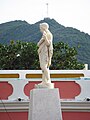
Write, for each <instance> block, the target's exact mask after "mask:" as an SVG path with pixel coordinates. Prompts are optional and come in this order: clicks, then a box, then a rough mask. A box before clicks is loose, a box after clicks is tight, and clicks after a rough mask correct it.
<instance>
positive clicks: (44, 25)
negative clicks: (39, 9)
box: [40, 23, 49, 30]
mask: <svg viewBox="0 0 90 120" xmlns="http://www.w3.org/2000/svg"><path fill="white" fill-rule="evenodd" d="M40 27H41V28H43V29H45V30H46V29H48V28H49V25H48V24H47V23H40Z"/></svg>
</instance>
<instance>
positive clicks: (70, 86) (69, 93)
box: [24, 81, 81, 99]
mask: <svg viewBox="0 0 90 120" xmlns="http://www.w3.org/2000/svg"><path fill="white" fill-rule="evenodd" d="M38 83H39V82H30V83H29V84H27V85H26V86H25V88H24V92H25V94H26V95H27V96H29V94H30V90H31V89H33V88H34V85H35V84H38ZM54 84H55V88H59V93H60V96H61V98H62V99H74V98H75V96H77V95H79V94H80V91H81V89H80V86H79V85H78V84H77V83H75V82H74V81H59V82H54Z"/></svg>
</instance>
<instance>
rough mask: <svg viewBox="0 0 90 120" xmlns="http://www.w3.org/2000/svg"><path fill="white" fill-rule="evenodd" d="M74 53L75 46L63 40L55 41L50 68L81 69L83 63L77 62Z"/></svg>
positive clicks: (75, 51)
mask: <svg viewBox="0 0 90 120" xmlns="http://www.w3.org/2000/svg"><path fill="white" fill-rule="evenodd" d="M76 55H77V50H76V48H75V47H69V46H68V44H65V43H63V42H58V43H55V44H54V55H53V58H52V66H51V69H62V70H72V69H73V70H74V69H76V70H77V69H83V68H84V64H82V63H79V62H78V60H77V58H76Z"/></svg>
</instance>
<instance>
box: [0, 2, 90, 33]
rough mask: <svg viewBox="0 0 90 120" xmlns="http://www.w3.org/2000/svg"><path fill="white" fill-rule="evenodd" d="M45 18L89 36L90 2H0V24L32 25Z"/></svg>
mask: <svg viewBox="0 0 90 120" xmlns="http://www.w3.org/2000/svg"><path fill="white" fill-rule="evenodd" d="M47 3H48V5H47ZM46 17H49V18H51V19H55V20H56V21H57V22H58V23H60V24H61V25H64V26H65V27H73V28H76V29H78V30H80V31H81V32H85V33H88V34H89V35H90V0H0V24H1V23H5V22H8V21H14V20H25V21H27V22H28V23H30V24H34V23H36V22H38V21H40V20H43V19H44V18H46Z"/></svg>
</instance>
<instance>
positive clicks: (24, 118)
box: [0, 112, 90, 120]
mask: <svg viewBox="0 0 90 120" xmlns="http://www.w3.org/2000/svg"><path fill="white" fill-rule="evenodd" d="M62 115H63V120H90V112H63V113H62ZM0 120H28V113H27V112H9V113H8V114H7V113H5V112H0Z"/></svg>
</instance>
